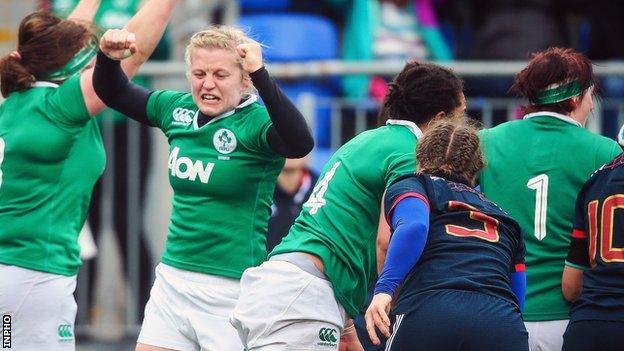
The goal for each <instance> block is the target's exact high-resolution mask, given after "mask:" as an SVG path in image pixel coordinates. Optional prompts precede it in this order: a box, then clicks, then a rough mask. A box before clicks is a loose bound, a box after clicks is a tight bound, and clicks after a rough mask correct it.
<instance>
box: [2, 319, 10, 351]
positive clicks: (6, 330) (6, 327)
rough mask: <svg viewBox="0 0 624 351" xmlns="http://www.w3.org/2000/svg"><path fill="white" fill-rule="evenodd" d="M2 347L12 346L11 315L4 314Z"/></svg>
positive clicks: (8, 347)
mask: <svg viewBox="0 0 624 351" xmlns="http://www.w3.org/2000/svg"><path fill="white" fill-rule="evenodd" d="M2 348H3V349H10V348H11V315H8V314H5V315H4V316H2Z"/></svg>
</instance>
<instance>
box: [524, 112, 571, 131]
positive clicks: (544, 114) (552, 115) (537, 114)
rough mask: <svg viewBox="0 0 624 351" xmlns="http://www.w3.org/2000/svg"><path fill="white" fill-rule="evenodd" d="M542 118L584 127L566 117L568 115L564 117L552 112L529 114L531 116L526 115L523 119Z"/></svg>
mask: <svg viewBox="0 0 624 351" xmlns="http://www.w3.org/2000/svg"><path fill="white" fill-rule="evenodd" d="M542 116H548V117H553V118H556V119H560V120H562V121H564V122H567V123H570V124H573V125H575V126H578V127H583V125H582V124H581V123H579V121H577V120H575V119H573V118H572V117H570V116H566V115H562V114H561V113H556V112H550V111H538V112H533V113H529V114H526V115H524V117H523V119H529V118H533V117H542Z"/></svg>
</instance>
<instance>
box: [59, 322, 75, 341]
mask: <svg viewBox="0 0 624 351" xmlns="http://www.w3.org/2000/svg"><path fill="white" fill-rule="evenodd" d="M58 338H59V341H71V340H74V334H73V333H72V325H71V324H61V325H59V326H58Z"/></svg>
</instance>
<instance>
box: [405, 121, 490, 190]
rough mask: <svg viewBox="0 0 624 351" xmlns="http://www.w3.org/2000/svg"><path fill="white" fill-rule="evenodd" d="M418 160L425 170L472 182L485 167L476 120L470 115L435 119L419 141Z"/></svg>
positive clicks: (421, 167)
mask: <svg viewBox="0 0 624 351" xmlns="http://www.w3.org/2000/svg"><path fill="white" fill-rule="evenodd" d="M416 160H417V161H418V166H419V169H420V170H421V171H423V172H425V173H429V174H432V175H438V176H441V177H444V176H447V177H448V176H451V177H452V176H455V177H460V178H463V179H465V180H467V181H470V182H472V181H473V179H474V178H475V176H476V175H477V173H478V172H479V171H481V170H482V169H483V168H484V167H485V159H484V157H483V152H482V151H481V143H480V142H479V136H478V135H477V127H476V126H475V122H471V121H469V120H468V118H466V117H464V118H461V119H460V120H459V121H453V120H448V119H445V120H441V121H439V122H434V123H433V124H432V125H431V126H429V128H428V129H427V131H425V133H424V135H423V137H422V138H421V139H420V140H419V141H418V146H417V147H416Z"/></svg>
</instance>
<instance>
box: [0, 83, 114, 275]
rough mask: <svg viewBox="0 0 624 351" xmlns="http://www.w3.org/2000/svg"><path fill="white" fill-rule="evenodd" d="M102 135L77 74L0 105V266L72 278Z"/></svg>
mask: <svg viewBox="0 0 624 351" xmlns="http://www.w3.org/2000/svg"><path fill="white" fill-rule="evenodd" d="M104 163H105V155H104V146H103V144H102V136H101V134H100V131H99V129H98V126H97V123H96V121H95V120H93V119H91V118H90V117H89V113H88V111H87V107H86V105H85V103H84V99H83V96H82V91H81V90H80V76H79V75H76V76H74V77H72V78H70V79H68V80H67V81H66V82H64V83H63V84H61V85H60V86H58V85H56V84H52V83H47V82H37V83H35V84H34V86H33V87H32V88H29V89H26V90H23V91H19V92H13V93H11V94H10V95H9V96H8V97H7V99H6V100H5V101H4V102H3V104H2V105H0V263H3V264H7V265H15V266H19V267H23V268H28V269H32V270H37V271H43V272H48V273H53V274H60V275H66V276H72V275H75V274H77V273H78V270H79V267H80V264H81V261H80V248H79V246H78V242H77V239H78V233H79V232H80V229H81V228H82V226H83V224H84V221H85V218H86V214H87V209H88V206H89V201H90V199H91V192H92V190H93V185H94V184H95V182H96V180H97V179H98V178H99V177H100V175H101V174H102V172H103V171H104Z"/></svg>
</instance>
